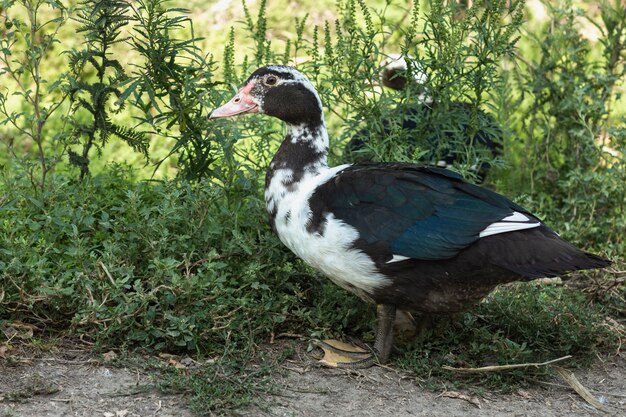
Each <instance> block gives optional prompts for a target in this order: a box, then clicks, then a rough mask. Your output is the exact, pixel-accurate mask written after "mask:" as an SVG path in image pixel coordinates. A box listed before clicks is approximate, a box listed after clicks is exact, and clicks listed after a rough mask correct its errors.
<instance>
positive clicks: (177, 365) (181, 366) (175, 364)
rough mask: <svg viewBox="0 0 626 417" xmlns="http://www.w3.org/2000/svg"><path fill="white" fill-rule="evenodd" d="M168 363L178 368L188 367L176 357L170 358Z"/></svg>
mask: <svg viewBox="0 0 626 417" xmlns="http://www.w3.org/2000/svg"><path fill="white" fill-rule="evenodd" d="M167 363H168V364H169V365H173V366H174V368H176V369H187V367H186V366H185V365H183V364H182V363H180V362H179V361H177V360H176V359H174V358H170V360H168V361H167Z"/></svg>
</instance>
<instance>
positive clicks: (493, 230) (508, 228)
mask: <svg viewBox="0 0 626 417" xmlns="http://www.w3.org/2000/svg"><path fill="white" fill-rule="evenodd" d="M540 225H541V223H540V222H537V221H534V220H532V219H531V218H530V217H528V216H526V215H525V214H523V213H520V212H518V211H514V212H513V214H511V215H510V216H507V217H505V218H504V219H502V220H500V221H499V222H495V223H491V224H490V225H489V226H487V227H486V228H485V229H484V230H483V231H482V232H480V234H479V235H478V236H479V237H487V236H491V235H497V234H498V233H507V232H514V231H515V230H524V229H531V228H533V227H538V226H540Z"/></svg>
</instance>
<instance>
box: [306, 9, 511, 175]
mask: <svg viewBox="0 0 626 417" xmlns="http://www.w3.org/2000/svg"><path fill="white" fill-rule="evenodd" d="M522 6H523V3H522V2H505V1H496V2H493V1H488V2H482V1H481V2H474V5H473V6H472V7H470V8H469V9H467V10H466V11H465V13H464V14H463V15H462V16H461V15H460V14H459V13H457V12H458V7H459V6H458V5H457V4H456V3H453V2H443V1H435V2H432V3H430V8H429V9H428V10H426V11H424V12H423V13H422V14H419V11H420V10H419V8H414V9H413V10H412V14H405V15H404V16H403V18H404V19H406V17H407V15H408V16H411V19H410V21H408V22H406V21H400V22H397V21H394V20H392V19H389V18H388V17H387V16H382V15H381V16H377V17H378V19H377V20H375V18H374V16H373V13H372V12H371V11H370V8H369V7H367V6H366V5H365V4H364V3H363V2H357V1H348V2H346V4H345V7H343V8H342V9H341V11H342V13H343V14H342V18H341V19H339V20H337V21H336V22H335V25H334V27H333V26H331V25H330V24H328V23H327V24H326V25H325V27H324V42H323V52H322V53H321V54H319V52H318V49H321V45H319V44H318V43H319V42H320V41H319V40H318V39H317V37H314V42H313V44H312V45H311V48H310V51H309V54H310V55H311V56H313V57H314V58H315V59H314V60H313V62H311V63H310V65H311V68H310V69H309V67H308V65H309V64H308V63H307V64H306V65H305V69H306V70H307V72H308V73H310V74H313V76H314V78H315V80H316V85H317V87H318V89H319V90H320V92H321V95H322V99H323V101H324V102H325V103H326V104H327V105H328V106H331V110H332V116H331V120H332V118H334V116H339V117H340V118H341V121H340V123H341V125H342V126H341V130H340V131H341V134H340V135H334V136H333V135H331V137H335V138H337V137H339V143H338V144H337V145H339V146H336V148H335V150H339V149H341V143H343V141H344V139H346V138H350V137H352V136H353V135H355V133H357V132H359V131H360V129H363V128H364V129H366V130H367V132H369V135H370V136H371V138H372V139H371V140H370V141H368V142H367V143H366V144H365V145H366V146H365V148H364V149H360V150H359V151H358V152H357V154H356V155H351V154H348V155H341V156H339V155H338V156H339V158H340V160H342V161H344V160H346V159H349V160H351V159H361V158H363V157H365V158H366V159H372V160H375V161H381V160H421V161H424V162H431V163H434V162H436V161H438V160H440V159H441V155H442V153H443V152H444V149H445V148H447V149H449V148H452V150H453V152H454V153H456V154H457V156H458V157H459V160H461V161H463V162H464V164H462V165H460V166H459V167H457V169H459V170H461V171H462V172H463V173H469V168H470V167H471V166H472V165H475V164H476V163H477V161H481V160H485V159H489V160H491V159H493V156H492V155H485V154H484V152H482V150H480V149H478V148H476V147H474V146H472V145H468V140H467V136H468V135H469V136H470V137H471V138H475V136H476V133H477V132H478V131H483V132H489V135H490V137H491V138H492V139H494V140H495V141H496V142H498V141H500V140H501V135H502V133H501V132H500V130H499V128H498V127H497V126H494V123H493V121H492V120H491V118H489V117H485V114H486V113H485V111H487V110H497V109H496V108H495V107H494V105H493V103H492V101H491V99H492V97H493V96H496V95H497V94H498V93H499V89H500V86H501V84H502V80H501V76H500V72H499V71H498V66H497V63H498V62H499V61H501V60H502V59H503V58H504V57H508V56H511V55H512V54H513V51H514V46H515V43H516V42H517V40H518V36H517V35H516V33H517V31H518V29H519V27H520V25H521V24H522ZM315 33H317V32H315ZM394 36H395V37H396V38H399V39H401V42H402V44H401V45H396V46H395V49H394V46H391V45H388V44H387V42H388V39H389V38H392V37H394ZM400 52H401V53H402V54H403V56H406V57H408V58H407V61H408V65H409V69H408V71H407V76H408V78H409V79H412V78H413V77H414V76H416V75H418V74H422V76H421V77H420V78H422V79H423V83H416V82H410V83H408V85H407V88H406V89H405V90H404V91H402V92H396V91H391V90H388V89H381V88H380V87H379V86H377V85H374V84H373V81H374V80H378V79H379V78H380V75H379V71H380V67H379V62H381V61H382V60H383V58H385V57H387V56H389V55H390V54H393V53H400ZM317 56H319V58H317ZM318 59H319V61H318ZM320 61H321V62H320ZM346 80H357V82H346ZM359 80H360V81H361V82H359ZM418 96H422V97H424V96H426V97H428V98H429V99H430V100H433V101H434V103H436V104H435V105H430V106H427V105H424V106H423V108H422V110H423V111H421V112H416V111H415V109H416V102H417V97H418ZM453 102H462V103H466V104H467V106H459V105H455V104H452V103H453ZM409 108H410V109H411V110H412V113H411V112H410V111H402V110H400V111H398V110H397V109H409ZM468 109H469V110H470V111H469V114H468ZM407 121H412V122H415V124H416V129H414V130H410V131H409V130H404V129H403V128H402V125H403V123H405V122H407ZM335 123H336V122H335ZM331 125H332V122H331ZM464 125H467V126H469V128H468V129H466V128H464V127H463V126H464ZM470 143H471V141H470ZM398 144H404V145H400V146H399V145H398ZM406 144H411V145H410V147H411V149H410V152H408V153H407V149H406V147H407V145H406ZM469 175H471V174H469Z"/></svg>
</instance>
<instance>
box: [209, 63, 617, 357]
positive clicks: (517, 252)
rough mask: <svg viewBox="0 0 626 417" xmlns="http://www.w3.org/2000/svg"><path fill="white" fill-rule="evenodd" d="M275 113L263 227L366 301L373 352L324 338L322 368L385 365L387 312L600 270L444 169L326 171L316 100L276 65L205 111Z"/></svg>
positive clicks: (424, 308) (389, 328)
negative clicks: (372, 321)
mask: <svg viewBox="0 0 626 417" xmlns="http://www.w3.org/2000/svg"><path fill="white" fill-rule="evenodd" d="M246 113H261V114H266V115H269V116H273V117H277V118H279V119H280V120H282V121H284V122H285V123H286V125H287V134H286V136H285V138H284V140H283V142H282V144H281V145H280V148H279V149H278V151H277V152H276V155H275V156H274V158H273V160H272V162H271V163H270V165H269V169H268V171H267V176H266V180H265V204H266V207H267V211H268V213H269V221H270V223H271V226H272V228H273V229H274V230H275V232H276V233H277V234H278V237H279V238H280V240H281V241H282V242H283V243H284V244H285V245H286V246H287V247H288V248H289V249H291V250H292V251H293V252H294V253H295V254H296V255H297V256H299V257H300V258H302V259H304V260H305V261H306V262H308V263H309V264H310V265H312V266H313V267H315V268H317V269H318V270H320V271H322V272H323V273H324V274H325V275H327V276H328V277H329V278H330V279H331V280H333V281H334V282H335V283H336V284H338V285H339V286H341V287H343V288H345V289H347V290H349V291H352V292H354V293H355V294H357V295H358V296H360V297H361V298H362V299H364V300H366V301H368V302H372V303H375V304H376V305H377V319H378V329H377V332H376V340H375V343H374V347H373V349H372V351H371V352H370V351H363V349H358V348H355V349H349V348H345V347H344V345H341V344H337V343H328V344H327V346H326V347H327V348H330V349H331V350H332V351H333V352H334V353H336V354H338V355H339V356H338V357H335V358H334V359H332V360H327V361H326V364H327V365H331V366H340V367H354V368H356V367H367V366H370V365H372V364H373V363H375V360H376V358H377V359H378V361H379V362H380V363H385V362H386V361H387V360H388V358H389V355H390V351H391V347H392V341H393V322H394V318H395V316H396V310H400V311H416V312H425V313H448V312H457V311H462V310H464V309H466V308H468V307H470V306H471V305H472V304H474V303H476V302H478V301H479V300H480V299H481V298H483V297H484V296H485V295H487V294H488V293H489V292H490V291H491V290H493V288H494V287H495V286H497V285H498V284H501V283H505V282H510V281H516V280H522V281H524V280H531V279H533V278H538V277H553V276H557V275H561V274H563V273H566V272H568V271H574V270H579V269H589V268H602V267H605V266H607V265H609V264H610V261H608V260H605V259H603V258H600V257H598V256H596V255H593V254H590V253H586V252H583V251H581V250H579V249H577V248H575V247H574V246H572V245H571V244H570V243H568V242H566V241H564V240H563V239H561V238H559V236H558V235H557V234H556V233H555V232H553V231H552V230H550V229H549V228H548V226H546V225H545V224H544V223H543V222H542V221H541V220H539V219H538V218H537V217H535V216H534V215H532V214H531V213H530V212H528V211H527V210H525V209H524V208H522V207H520V206H519V205H517V204H515V203H513V202H512V201H510V200H509V199H507V198H506V197H504V196H502V195H499V194H497V193H495V192H493V191H490V190H488V189H486V188H482V187H480V186H477V185H473V184H470V183H468V182H466V181H465V180H463V178H461V177H460V176H459V175H457V174H455V173H453V172H450V171H448V170H445V169H441V168H435V167H421V166H418V165H414V164H405V163H376V164H366V165H351V164H345V165H340V166H335V167H329V166H328V164H327V154H328V147H329V140H328V134H327V131H326V126H325V122H324V115H323V110H322V102H321V100H320V98H319V96H318V95H317V92H316V91H315V89H314V88H313V86H312V84H311V83H310V82H309V80H308V79H307V78H306V77H305V76H304V75H302V74H301V73H300V72H298V71H297V70H296V69H294V68H291V67H287V66H278V65H272V66H265V67H261V68H259V69H257V70H256V71H255V72H254V73H252V75H250V77H249V78H248V80H247V81H246V82H245V85H244V86H243V87H242V88H241V89H240V90H239V91H238V93H237V94H236V95H235V96H234V97H233V98H232V99H231V100H230V101H229V102H228V103H226V104H225V105H223V106H221V107H219V108H218V109H216V110H214V111H213V112H212V113H211V115H210V116H209V117H210V118H213V119H215V118H222V117H230V116H236V115H242V114H246Z"/></svg>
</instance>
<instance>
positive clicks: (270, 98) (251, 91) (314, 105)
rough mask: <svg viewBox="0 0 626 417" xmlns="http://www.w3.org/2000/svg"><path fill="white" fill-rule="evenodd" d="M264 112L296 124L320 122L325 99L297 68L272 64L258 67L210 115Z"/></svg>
mask: <svg viewBox="0 0 626 417" xmlns="http://www.w3.org/2000/svg"><path fill="white" fill-rule="evenodd" d="M248 113H262V114H267V115H269V116H273V117H276V118H278V119H280V120H282V121H284V122H286V123H288V124H293V125H302V124H307V125H316V124H319V123H320V121H321V120H322V117H323V113H322V102H321V100H320V98H319V96H318V95H317V93H316V92H315V89H314V88H313V85H312V84H311V82H310V81H309V80H308V78H306V77H305V76H304V75H302V74H301V73H300V72H299V71H297V70H296V69H295V68H292V67H287V66H283V65H269V66H265V67H261V68H259V69H257V70H256V71H254V72H253V73H252V75H250V77H248V79H247V80H246V82H245V83H244V86H243V87H241V88H240V89H239V91H238V92H237V94H235V96H234V97H233V98H232V99H231V100H230V101H229V102H228V103H226V104H224V105H223V106H221V107H219V108H217V109H215V110H213V112H211V114H210V115H209V118H210V119H217V118H222V117H231V116H238V115H242V114H248Z"/></svg>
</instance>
